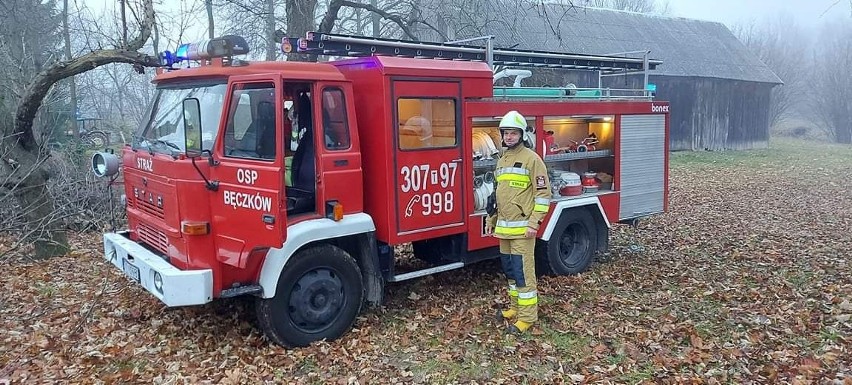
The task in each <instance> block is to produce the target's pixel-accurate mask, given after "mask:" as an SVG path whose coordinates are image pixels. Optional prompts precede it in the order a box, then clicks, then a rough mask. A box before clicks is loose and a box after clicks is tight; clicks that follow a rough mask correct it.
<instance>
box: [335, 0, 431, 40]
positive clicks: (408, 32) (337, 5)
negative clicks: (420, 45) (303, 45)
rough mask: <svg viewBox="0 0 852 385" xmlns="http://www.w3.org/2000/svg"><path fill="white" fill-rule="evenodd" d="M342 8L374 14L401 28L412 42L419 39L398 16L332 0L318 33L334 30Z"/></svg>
mask: <svg viewBox="0 0 852 385" xmlns="http://www.w3.org/2000/svg"><path fill="white" fill-rule="evenodd" d="M344 6H345V7H350V8H359V9H364V10H367V11H370V12H373V13H375V14H378V15H380V16H381V17H383V18H385V19H388V20H390V21H392V22H394V23H396V24H397V25H399V28H401V29H402V31H403V32H404V33H405V34H406V35H407V36H408V37H410V38H412V39H414V40H420V39H418V38H417V35H415V34H414V32H412V31H411V29H410V28H408V24H407V23H406V22H405V20H403V19H402V17H400V16H399V15H394V14H392V13H389V12H386V11H384V10H382V9H379V8H377V7H374V6H372V5H370V4H361V3H356V2H353V1H349V0H333V1H332V2H331V4H329V5H328V12H326V13H325V16H324V17H323V18H322V22H321V23H320V26H319V31H318V32H321V33H330V32H331V30H332V28H334V22H335V21H337V13H338V11H340V8H341V7H344Z"/></svg>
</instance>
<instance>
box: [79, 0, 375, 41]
mask: <svg viewBox="0 0 852 385" xmlns="http://www.w3.org/2000/svg"><path fill="white" fill-rule="evenodd" d="M66 1H68V0H66ZM370 6H372V7H375V8H378V7H379V0H370ZM370 19H371V21H372V25H373V37H382V17H381V16H379V14H378V13H375V12H371V13H370Z"/></svg>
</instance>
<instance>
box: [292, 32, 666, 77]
mask: <svg viewBox="0 0 852 385" xmlns="http://www.w3.org/2000/svg"><path fill="white" fill-rule="evenodd" d="M281 47H282V50H283V51H284V53H291V52H294V51H295V52H299V53H309V54H316V55H332V56H354V57H358V56H374V55H380V56H401V57H415V58H428V59H444V60H465V61H484V62H487V63H489V64H490V65H491V66H492V68H493V67H494V66H496V65H502V66H507V67H537V68H561V69H572V70H588V71H601V73H603V74H615V73H620V74H624V73H630V72H639V73H641V72H646V71H648V70H653V69H655V68H656V67H657V66H658V65H660V64H662V63H663V62H662V61H661V60H655V59H648V57H647V55H645V57H644V58H629V57H618V56H607V55H586V54H574V53H560V52H547V51H531V50H517V49H503V48H492V46H491V39H490V38H489V39H488V44H487V46H486V47H479V46H472V45H462V44H455V43H435V42H419V41H413V40H394V39H382V38H373V37H361V36H350V35H339V34H331V33H319V32H308V33H307V36H306V37H304V38H298V39H297V38H288V37H284V38H283V39H282V41H281Z"/></svg>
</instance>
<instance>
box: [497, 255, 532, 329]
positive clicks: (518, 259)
mask: <svg viewBox="0 0 852 385" xmlns="http://www.w3.org/2000/svg"><path fill="white" fill-rule="evenodd" d="M500 262H501V263H502V265H503V272H504V273H505V274H506V278H507V279H508V281H509V304H510V306H511V308H512V309H515V310H516V311H517V312H518V321H523V322H526V323H535V322H536V321H538V291H537V290H536V284H537V282H536V277H535V238H520V239H501V240H500Z"/></svg>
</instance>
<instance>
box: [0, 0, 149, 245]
mask: <svg viewBox="0 0 852 385" xmlns="http://www.w3.org/2000/svg"><path fill="white" fill-rule="evenodd" d="M122 4H123V1H122ZM153 21H154V7H153V2H152V0H146V1H145V2H144V18H143V20H142V23H141V25H140V28H139V35H137V36H136V37H135V38H134V39H133V40H132V41H127V39H126V38H125V39H124V40H123V41H122V48H121V49H101V50H96V51H92V52H89V53H87V54H85V55H82V56H80V57H77V58H73V59H69V60H65V61H62V62H58V63H55V64H53V65H51V66H50V67H49V68H47V69H45V70H43V71H41V72H40V73H39V74H38V75H36V77H35V78H34V79H33V80H32V81H31V82H30V84H29V85H28V86H27V89H26V90H25V91H24V93H23V95H22V96H21V99H20V101H19V102H18V106H17V110H16V113H15V126H14V128H13V130H12V132H11V133H3V134H4V136H3V139H2V141H0V148H2V149H4V151H3V153H4V154H8V155H6V156H5V157H4V159H2V160H0V181H5V182H4V183H5V185H4V186H2V187H5V188H8V189H10V190H12V191H13V194H14V195H15V198H16V200H17V201H18V203H19V205H20V206H21V208H22V209H23V210H26V211H25V212H26V218H27V220H28V221H29V222H30V224H31V225H35V226H37V227H36V228H37V229H39V230H40V231H41V233H40V234H39V235H38V236H37V237H36V242H35V246H36V251H35V256H36V257H50V256H55V255H62V254H66V252H67V250H68V239H67V236H66V234H65V231H64V226H63V222H62V220H61V218H54V217H53V212H54V210H53V198H52V197H51V196H50V193H49V191H48V190H47V185H46V182H47V180H48V177H49V175H48V173H47V172H46V171H45V170H44V169H43V168H42V166H43V164H42V162H41V161H42V160H44V159H46V157H47V155H48V152H47V151H48V150H46V149H45V148H44V147H42V146H41V143H39V140H37V139H36V136H35V135H34V134H33V121H34V120H35V118H36V115H37V114H38V110H39V108H40V107H41V105H42V102H43V101H44V97H45V95H47V92H48V91H49V90H50V88H51V87H53V85H54V84H56V83H57V82H59V81H61V80H64V79H67V78H69V77H72V76H74V75H77V74H80V73H83V72H86V71H89V70H92V69H95V68H97V67H100V66H102V65H105V64H110V63H129V64H133V65H134V66H137V67H138V68H142V67H155V66H158V65H159V61H158V60H157V58H155V57H153V56H148V55H145V54H143V53H140V52H138V51H137V50H138V49H140V48H141V47H142V46H143V45H144V44H145V42H146V41H147V40H148V39H149V38H150V35H151V27H152V25H153ZM125 36H126V35H125ZM4 174H5V175H4Z"/></svg>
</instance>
